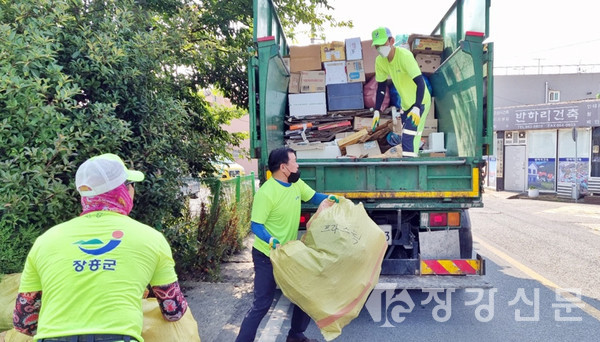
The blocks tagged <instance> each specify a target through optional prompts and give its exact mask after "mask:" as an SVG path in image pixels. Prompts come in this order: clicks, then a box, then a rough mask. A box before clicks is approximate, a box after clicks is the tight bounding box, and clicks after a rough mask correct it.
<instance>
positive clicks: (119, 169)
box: [75, 153, 144, 197]
mask: <svg viewBox="0 0 600 342" xmlns="http://www.w3.org/2000/svg"><path fill="white" fill-rule="evenodd" d="M127 180H129V181H132V182H141V181H143V180H144V174H143V173H141V172H140V171H135V170H128V169H127V167H125V163H123V161H122V160H121V158H119V156H117V155H115V154H110V153H107V154H103V155H100V156H96V157H92V158H90V159H88V160H86V161H85V162H84V163H83V164H81V166H79V168H78V169H77V173H76V174H75V186H76V187H77V191H79V194H80V195H81V196H84V197H93V196H97V195H101V194H103V193H106V192H109V191H111V190H113V189H116V188H117V187H118V186H119V185H121V184H123V183H125V181H127Z"/></svg>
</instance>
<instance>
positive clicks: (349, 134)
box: [335, 132, 355, 140]
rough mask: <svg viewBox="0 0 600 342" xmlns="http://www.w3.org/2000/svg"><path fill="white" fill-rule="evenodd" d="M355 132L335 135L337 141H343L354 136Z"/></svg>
mask: <svg viewBox="0 0 600 342" xmlns="http://www.w3.org/2000/svg"><path fill="white" fill-rule="evenodd" d="M354 133H355V132H342V133H338V134H336V135H335V140H342V139H344V138H346V137H349V136H351V135H352V134H354Z"/></svg>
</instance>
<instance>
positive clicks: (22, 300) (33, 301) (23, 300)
mask: <svg viewBox="0 0 600 342" xmlns="http://www.w3.org/2000/svg"><path fill="white" fill-rule="evenodd" d="M41 307H42V291H35V292H21V293H19V294H18V295H17V301H16V303H15V310H14V312H13V325H14V327H15V330H17V331H18V332H21V333H23V334H25V335H29V336H33V335H35V334H36V332H37V326H38V317H39V314H40V308H41Z"/></svg>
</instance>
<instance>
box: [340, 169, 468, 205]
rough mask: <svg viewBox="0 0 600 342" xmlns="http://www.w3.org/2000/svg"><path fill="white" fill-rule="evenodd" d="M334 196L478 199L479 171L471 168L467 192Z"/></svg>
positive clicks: (344, 193) (346, 195) (351, 193)
mask: <svg viewBox="0 0 600 342" xmlns="http://www.w3.org/2000/svg"><path fill="white" fill-rule="evenodd" d="M335 194H336V195H340V196H344V197H346V198H409V197H410V198H451V197H479V169H478V168H473V170H472V176H471V190H470V191H469V190H467V191H364V192H339V193H335Z"/></svg>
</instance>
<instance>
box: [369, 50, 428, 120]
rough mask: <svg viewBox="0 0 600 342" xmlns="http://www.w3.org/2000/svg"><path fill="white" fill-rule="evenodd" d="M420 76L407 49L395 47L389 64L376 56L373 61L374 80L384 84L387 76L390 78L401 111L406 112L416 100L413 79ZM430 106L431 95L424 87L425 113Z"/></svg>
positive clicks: (386, 60) (419, 71)
mask: <svg viewBox="0 0 600 342" xmlns="http://www.w3.org/2000/svg"><path fill="white" fill-rule="evenodd" d="M419 75H421V69H419V64H418V63H417V61H416V60H415V58H414V57H413V54H412V52H410V51H409V50H407V49H404V48H401V47H396V52H395V54H394V58H393V59H392V61H391V62H390V61H389V60H388V59H387V58H384V57H381V56H377V58H376V59H375V80H376V81H377V82H384V81H386V80H387V79H388V76H389V77H391V78H392V82H393V83H394V86H395V87H396V90H397V91H398V94H399V95H400V99H401V101H402V102H401V106H402V109H403V110H408V109H409V108H410V106H412V105H413V104H414V103H415V100H416V99H417V85H416V84H415V82H414V81H413V78H415V77H417V76H419ZM430 104H431V95H430V94H429V89H427V87H425V94H424V95H423V105H424V106H425V108H426V109H425V113H427V109H428V108H429V105H430Z"/></svg>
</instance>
